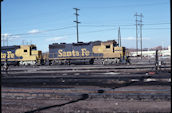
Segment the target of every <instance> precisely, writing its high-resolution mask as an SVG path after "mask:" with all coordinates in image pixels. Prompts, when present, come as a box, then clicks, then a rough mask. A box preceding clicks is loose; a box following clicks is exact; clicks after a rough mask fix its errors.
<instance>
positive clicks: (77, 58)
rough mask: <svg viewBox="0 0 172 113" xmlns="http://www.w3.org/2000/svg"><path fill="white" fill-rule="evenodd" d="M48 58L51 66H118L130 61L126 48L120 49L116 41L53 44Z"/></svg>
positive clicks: (50, 46)
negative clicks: (77, 64)
mask: <svg viewBox="0 0 172 113" xmlns="http://www.w3.org/2000/svg"><path fill="white" fill-rule="evenodd" d="M47 56H48V57H46V58H47V60H48V61H49V63H50V64H73V63H74V64H76V63H79V64H81V63H82V64H118V63H126V61H128V56H127V52H126V49H125V47H119V46H118V44H117V42H116V41H115V40H108V41H104V42H102V41H94V42H88V43H83V42H79V43H71V44H66V43H60V44H58V43H53V44H51V45H49V53H48V55H47Z"/></svg>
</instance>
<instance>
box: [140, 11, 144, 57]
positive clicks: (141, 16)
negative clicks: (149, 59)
mask: <svg viewBox="0 0 172 113" xmlns="http://www.w3.org/2000/svg"><path fill="white" fill-rule="evenodd" d="M139 16H140V24H139V25H140V48H141V59H142V25H143V24H142V18H143V15H142V13H141V14H140V15H139Z"/></svg>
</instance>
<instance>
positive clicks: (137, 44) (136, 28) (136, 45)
mask: <svg viewBox="0 0 172 113" xmlns="http://www.w3.org/2000/svg"><path fill="white" fill-rule="evenodd" d="M134 16H136V53H137V55H138V34H137V33H138V30H137V25H138V23H137V21H138V20H137V16H139V15H138V14H137V12H136V14H135V15H134Z"/></svg>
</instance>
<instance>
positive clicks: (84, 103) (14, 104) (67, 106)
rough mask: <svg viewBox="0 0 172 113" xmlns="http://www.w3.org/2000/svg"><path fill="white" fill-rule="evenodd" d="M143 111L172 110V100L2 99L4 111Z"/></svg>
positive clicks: (82, 112) (14, 112) (4, 112)
mask: <svg viewBox="0 0 172 113" xmlns="http://www.w3.org/2000/svg"><path fill="white" fill-rule="evenodd" d="M118 112H128V113H135V112H136V113H142V112H160V113H162V112H165V113H166V112H168V113H170V112H171V102H170V101H162V100H161V101H160V100H156V101H149V100H147V101H144V100H143V101H138V100H118V99H89V98H88V99H87V100H80V101H75V100H61V99H59V100H58V99H54V100H46V99H45V100H43V99H42V100H38V99H28V100H27V99H26V100H21V99H18V100H11V99H9V100H8V99H4V100H2V113H118Z"/></svg>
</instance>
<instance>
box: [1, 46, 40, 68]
mask: <svg viewBox="0 0 172 113" xmlns="http://www.w3.org/2000/svg"><path fill="white" fill-rule="evenodd" d="M41 61H42V52H41V51H38V50H36V46H35V45H20V46H19V45H15V46H3V47H1V65H3V64H4V62H7V63H8V64H9V65H35V64H41Z"/></svg>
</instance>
